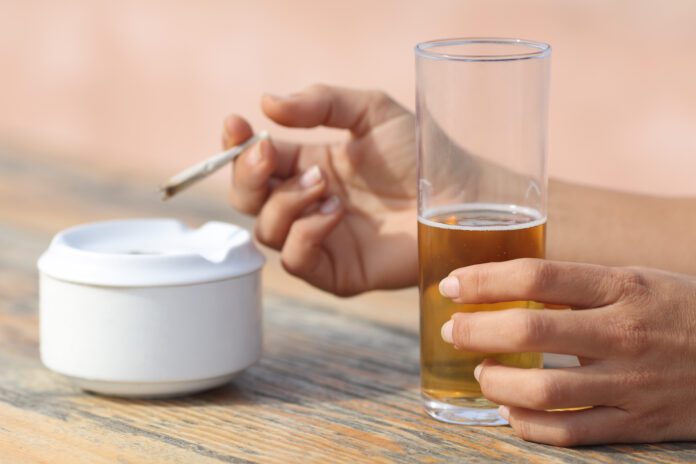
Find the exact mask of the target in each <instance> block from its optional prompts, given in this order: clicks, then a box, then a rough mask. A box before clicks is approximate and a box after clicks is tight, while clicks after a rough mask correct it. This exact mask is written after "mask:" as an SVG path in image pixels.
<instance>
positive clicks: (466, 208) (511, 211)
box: [418, 203, 546, 231]
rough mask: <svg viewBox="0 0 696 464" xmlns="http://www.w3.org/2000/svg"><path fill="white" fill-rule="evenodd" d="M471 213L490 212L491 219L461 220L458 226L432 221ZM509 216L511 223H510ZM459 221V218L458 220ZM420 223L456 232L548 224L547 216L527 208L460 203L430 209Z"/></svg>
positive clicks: (422, 216)
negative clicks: (464, 221) (449, 215)
mask: <svg viewBox="0 0 696 464" xmlns="http://www.w3.org/2000/svg"><path fill="white" fill-rule="evenodd" d="M467 212H471V213H474V214H477V215H480V214H481V213H486V212H490V213H491V218H490V219H486V218H477V217H472V218H466V219H465V220H466V223H464V224H462V222H461V221H460V220H458V221H457V223H456V224H445V223H443V222H440V221H432V220H430V218H433V217H438V218H442V217H443V216H445V215H447V214H452V215H453V216H459V215H461V214H462V213H467ZM508 215H509V222H506V221H508ZM457 219H459V218H457ZM418 222H420V223H421V224H425V225H428V226H432V227H439V228H442V229H456V230H480V231H484V230H516V229H526V228H529V227H535V226H538V225H541V224H545V223H546V216H544V215H542V214H541V213H540V212H539V211H538V210H536V209H534V208H529V207H526V206H518V205H511V204H500V203H460V204H454V205H447V206H442V207H438V208H428V209H426V210H425V211H424V212H423V214H421V215H419V216H418Z"/></svg>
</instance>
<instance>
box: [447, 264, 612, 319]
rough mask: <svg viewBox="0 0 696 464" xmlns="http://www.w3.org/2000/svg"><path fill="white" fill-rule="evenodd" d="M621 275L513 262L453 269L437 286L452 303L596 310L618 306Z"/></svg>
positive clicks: (594, 268)
mask: <svg viewBox="0 0 696 464" xmlns="http://www.w3.org/2000/svg"><path fill="white" fill-rule="evenodd" d="M620 272H621V270H619V269H614V268H610V267H605V266H597V265H593V264H579V263H566V262H558V261H546V260H542V259H531V258H524V259H515V260H512V261H503V262H498V263H486V264H476V265H472V266H468V267H463V268H460V269H457V270H455V271H453V272H451V273H450V275H449V276H448V277H446V278H445V279H443V280H442V281H441V282H440V293H442V295H443V296H446V297H448V298H453V299H454V301H455V302H456V303H494V302H500V301H520V300H522V301H530V300H531V301H540V302H543V303H553V304H567V305H570V306H572V307H574V308H594V307H598V306H604V305H608V304H611V303H614V302H616V301H617V300H618V299H619V298H620V297H621V295H622V292H621V291H622V286H621V285H622V283H623V282H624V281H625V279H623V278H622V276H621V275H620Z"/></svg>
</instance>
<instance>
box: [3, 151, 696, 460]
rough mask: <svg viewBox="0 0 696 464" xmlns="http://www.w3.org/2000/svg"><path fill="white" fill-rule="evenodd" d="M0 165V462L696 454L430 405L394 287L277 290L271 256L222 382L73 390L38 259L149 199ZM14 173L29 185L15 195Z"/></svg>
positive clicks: (59, 172) (23, 166)
mask: <svg viewBox="0 0 696 464" xmlns="http://www.w3.org/2000/svg"><path fill="white" fill-rule="evenodd" d="M0 168H7V169H5V170H2V169H0V172H2V174H1V175H0V180H2V182H0V250H3V251H2V252H1V253H0V462H2V463H3V464H4V463H5V462H10V463H12V462H22V463H24V462H51V463H62V462H65V463H74V462H153V463H158V462H162V463H169V462H187V463H188V462H264V463H265V462H270V463H274V462H278V463H281V462H282V463H285V462H325V461H327V460H330V461H335V462H377V463H379V462H404V463H416V462H419V463H420V462H452V461H459V462H461V461H464V462H474V463H475V462H492V461H504V462H538V463H547V462H549V463H551V462H570V463H583V462H629V463H644V462H656V463H668V462H669V463H671V462H696V445H694V444H690V443H682V444H661V445H638V446H605V447H592V448H581V449H561V448H554V447H549V446H543V445H537V444H533V443H527V442H524V441H521V440H519V439H518V438H516V437H514V435H513V434H512V431H511V429H510V428H508V427H496V428H477V427H462V426H454V425H450V424H444V423H440V422H437V421H435V420H432V419H430V418H429V417H427V416H426V415H425V414H424V412H423V411H422V409H421V407H420V399H419V392H418V340H417V335H416V332H415V331H414V330H413V321H411V322H409V323H408V324H403V322H402V321H401V322H400V320H401V318H402V312H399V309H403V308H399V306H401V305H403V304H404V301H407V300H404V301H399V300H398V298H397V304H394V306H393V307H391V309H389V310H385V305H387V306H388V305H389V301H390V300H391V298H390V294H388V293H384V294H382V295H381V296H380V297H379V298H364V299H357V300H352V301H358V302H359V306H360V307H359V308H358V309H357V310H356V309H355V308H350V307H349V305H342V304H333V303H334V301H340V300H333V299H322V298H316V299H311V300H309V299H307V298H301V299H300V298H289V297H288V293H292V292H288V291H287V288H288V284H287V280H288V279H287V278H285V277H284V275H283V274H281V273H280V271H278V273H276V274H273V273H271V274H267V276H266V277H267V278H268V280H270V281H271V282H268V285H267V287H266V301H265V311H266V314H265V335H266V336H265V354H264V357H263V359H262V361H261V362H260V363H259V364H258V365H256V366H254V367H252V368H251V369H249V371H248V372H246V373H245V374H244V375H242V376H241V377H240V378H239V379H237V380H236V381H235V382H234V383H231V384H229V385H227V386H225V387H223V388H219V389H216V390H213V391H210V392H206V393H203V394H200V395H196V396H192V397H187V398H181V399H173V400H160V401H145V400H125V399H116V398H105V397H99V396H95V395H90V394H84V393H82V392H80V391H79V390H77V389H76V388H75V387H73V386H72V385H71V384H70V383H68V382H67V381H66V380H65V379H64V378H63V377H61V376H59V375H57V374H54V373H51V372H50V371H48V370H46V369H45V368H43V367H42V366H41V364H40V362H39V359H38V346H37V342H38V331H37V316H36V309H37V308H36V305H37V295H36V277H37V276H36V271H35V261H36V258H37V257H38V255H39V254H40V253H41V251H42V250H43V248H44V247H45V246H46V245H47V242H48V240H49V238H50V236H51V235H52V233H53V231H54V229H55V228H57V227H63V226H65V225H67V224H64V222H66V221H72V222H84V221H91V220H94V219H98V218H105V217H114V216H118V215H126V214H127V215H129V216H135V215H153V214H154V213H155V212H156V211H158V210H160V209H161V208H162V207H161V205H160V204H159V203H158V202H157V201H156V200H154V199H153V200H150V199H149V197H148V195H149V194H148V193H147V192H146V190H147V189H145V188H143V187H138V186H137V185H131V184H128V183H125V181H124V183H122V184H121V185H120V186H115V185H114V182H113V181H109V180H108V179H106V178H100V177H99V174H94V173H92V174H90V176H87V175H86V174H84V173H80V171H79V169H74V170H73V169H68V168H66V167H64V166H58V167H56V170H53V166H50V165H49V166H46V165H43V167H42V168H41V169H39V168H38V167H37V166H35V165H33V164H31V163H28V162H25V161H23V160H17V159H7V158H6V159H4V160H3V159H0ZM5 171H9V172H11V175H10V174H7V172H5ZM34 178H35V179H36V180H39V181H40V182H38V183H39V184H41V187H36V186H35V185H34V184H33V183H32V182H30V180H31V179H34ZM20 185H23V186H25V187H26V189H29V191H30V192H29V193H37V192H39V193H41V195H40V196H34V195H31V194H29V193H27V192H26V189H25V191H24V192H23V195H19V194H17V188H19V186H20ZM32 189H36V190H32ZM6 194H7V195H9V199H8V196H6ZM46 199H50V201H47V200H46ZM198 201H202V202H203V203H205V201H203V200H199V199H197V198H196V197H195V196H191V197H190V198H189V199H186V200H185V201H183V202H182V203H180V204H178V205H175V206H172V208H173V211H175V212H172V213H171V215H175V216H179V217H187V218H192V220H194V221H200V220H204V219H205V218H207V217H211V216H212V217H216V218H218V219H219V218H220V217H221V216H223V215H224V214H228V215H229V216H230V217H233V215H232V213H230V212H229V211H228V210H227V209H226V206H224V204H222V203H220V205H219V206H215V207H211V205H210V204H205V205H200V208H201V209H200V210H198V209H196V208H197V207H198V206H199V205H197V203H196V202H198ZM16 205H21V207H22V209H24V211H18V210H17V208H16V207H15V206H16ZM56 205H60V208H57V207H56ZM218 208H219V209H218ZM63 210H64V211H63ZM32 213H33V214H32ZM156 215H158V216H161V215H162V214H156ZM66 218H67V219H66ZM233 219H234V218H233ZM240 220H242V221H244V219H243V218H242V219H240ZM274 280H280V281H285V282H280V283H278V282H274ZM299 288H302V287H299ZM298 294H299V292H298ZM380 298H381V299H380ZM410 298H411V297H409V300H408V301H410ZM327 302H328V304H326V303H327ZM351 304H354V303H351ZM392 304H393V303H392ZM409 304H411V305H412V308H410V309H409V310H410V311H414V309H415V304H414V303H413V302H411V303H409ZM375 314H380V316H378V317H375V316H374V315H375ZM416 314H417V313H416Z"/></svg>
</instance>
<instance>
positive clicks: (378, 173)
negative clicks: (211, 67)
mask: <svg viewBox="0 0 696 464" xmlns="http://www.w3.org/2000/svg"><path fill="white" fill-rule="evenodd" d="M261 107H262V109H263V111H264V113H265V114H266V115H267V116H268V117H269V118H270V119H272V120H273V121H275V122H276V123H278V124H281V125H284V126H288V127H303V128H309V127H316V126H328V127H333V128H341V129H346V130H347V132H348V134H347V137H346V138H345V139H344V140H342V141H340V142H337V143H332V144H319V145H306V144H296V143H292V142H287V141H280V140H272V141H263V142H261V144H260V145H257V146H255V147H254V148H252V149H251V150H249V151H248V152H246V153H244V154H243V155H242V156H241V157H239V158H238V159H237V160H236V161H235V168H234V170H233V172H234V174H233V179H232V189H231V193H230V201H231V203H232V205H233V206H234V207H235V208H237V209H238V210H240V211H242V212H245V213H248V214H253V215H256V216H257V221H256V229H255V235H256V238H257V239H258V241H259V242H261V243H262V244H264V245H266V246H268V247H270V248H273V249H276V250H278V251H280V254H281V261H282V263H283V266H284V267H285V269H286V270H287V271H288V272H289V273H291V274H294V275H296V276H298V277H300V278H302V279H304V280H306V281H307V282H309V283H311V284H312V285H314V286H316V287H318V288H321V289H323V290H326V291H329V292H331V293H334V294H336V295H342V296H348V295H354V294H358V293H362V292H365V291H369V290H374V289H393V288H402V287H407V286H412V285H415V284H416V283H417V270H418V263H417V237H416V221H414V217H415V216H416V205H417V196H416V194H417V192H416V176H417V174H416V164H415V163H416V145H415V144H416V141H415V130H414V127H415V121H414V116H413V114H412V113H410V112H409V111H408V110H406V109H405V108H403V107H401V106H400V105H399V104H397V103H396V102H394V101H393V100H392V99H391V98H389V97H388V96H387V95H386V94H384V93H382V92H377V91H363V90H351V89H343V88H336V87H328V86H324V85H316V86H312V87H309V88H308V89H305V90H303V91H301V92H299V93H297V94H293V95H289V96H283V97H280V96H271V95H265V96H264V97H263V98H262V102H261ZM251 134H252V129H251V127H250V126H249V124H248V123H247V122H246V121H245V120H244V119H243V118H241V117H240V116H236V115H232V116H229V117H228V118H227V120H226V121H225V124H224V131H223V144H224V145H225V147H229V146H232V145H235V144H237V143H240V142H241V141H243V140H246V139H247V138H248V137H250V136H251ZM549 199H550V200H549V213H548V222H549V224H550V226H549V229H548V231H549V236H548V246H547V254H548V257H549V260H548V261H539V260H530V259H526V260H516V261H509V262H506V263H490V264H483V265H477V266H469V267H467V268H465V269H457V270H453V272H452V274H451V275H450V277H448V278H447V279H445V280H443V283H442V284H441V287H440V288H441V292H442V293H443V295H446V296H449V297H452V298H454V300H455V301H456V302H461V303H484V302H485V303H494V302H500V301H516V300H536V301H541V302H544V303H548V304H550V305H556V306H561V307H571V308H574V310H543V311H527V310H508V311H499V312H495V313H480V314H476V313H475V314H456V315H455V316H454V317H453V319H452V321H450V322H448V323H447V324H445V326H443V338H445V339H446V340H449V341H451V342H453V343H454V344H455V346H456V347H457V348H460V349H464V350H468V351H482V352H524V351H546V352H555V353H564V354H571V355H576V356H578V357H579V359H580V362H581V366H580V367H577V368H567V369H546V370H543V369H530V370H521V369H515V368H510V367H505V366H497V365H495V364H494V363H492V362H490V361H486V362H485V363H484V364H483V365H482V366H480V367H479V368H477V374H478V379H479V381H480V382H481V387H482V390H483V393H484V395H486V396H487V397H488V398H489V399H491V400H492V401H495V402H497V403H498V404H502V405H505V406H503V407H502V409H501V413H502V414H503V415H506V416H507V417H509V420H510V423H511V425H512V427H513V428H514V429H515V431H516V432H517V433H518V434H519V435H520V436H521V437H522V438H524V439H526V440H531V441H537V442H541V443H549V444H555V445H560V446H573V445H579V444H589V443H613V442H657V441H665V440H690V439H696V425H694V424H695V423H696V420H695V419H696V407H694V406H692V405H694V404H696V390H694V389H693V387H692V386H693V385H694V380H696V363H694V362H693V360H694V359H696V346H695V345H696V342H694V341H693V340H694V338H693V336H692V334H693V333H694V329H696V278H694V277H692V276H689V275H686V274H696V259H693V252H692V250H695V249H696V233H694V232H693V231H694V230H696V199H694V198H661V197H652V196H644V195H635V194H628V193H621V192H615V191H610V190H603V189H596V188H590V187H584V186H579V185H574V184H570V183H566V182H561V181H554V180H552V181H551V182H550V185H549ZM560 261H584V262H592V263H595V264H593V265H589V264H577V263H568V262H560ZM633 265H641V266H650V267H655V268H662V269H664V270H667V271H673V272H665V271H658V270H655V269H648V268H635V267H630V268H627V267H616V266H633ZM610 266H613V267H610ZM677 272H681V273H684V274H678V273H677ZM455 281H456V285H455V283H454V282H455ZM455 290H456V291H455ZM667 312H669V317H665V314H666V313H667ZM503 332H504V333H503ZM510 385H515V386H516V388H515V390H514V391H511V390H510V389H509V386H510ZM583 406H594V407H593V408H592V409H586V410H580V411H563V412H548V411H547V410H549V409H561V408H569V407H583Z"/></svg>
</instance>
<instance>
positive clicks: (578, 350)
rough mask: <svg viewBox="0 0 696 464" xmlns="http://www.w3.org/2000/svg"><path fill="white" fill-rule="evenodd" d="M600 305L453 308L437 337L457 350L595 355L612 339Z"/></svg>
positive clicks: (607, 349)
mask: <svg viewBox="0 0 696 464" xmlns="http://www.w3.org/2000/svg"><path fill="white" fill-rule="evenodd" d="M609 316H610V315H608V314H607V313H606V312H605V311H602V310H594V311H592V312H589V311H570V310H555V309H537V310H532V309H506V310H500V311H478V312H473V313H455V314H454V315H452V318H451V319H450V320H449V321H447V322H446V323H445V324H444V325H443V326H442V338H443V339H444V340H445V341H447V342H449V343H453V344H454V346H455V347H456V348H457V349H459V350H465V351H476V352H481V353H520V352H546V353H559V354H572V355H576V356H581V357H585V358H591V359H597V358H601V357H603V356H606V355H607V353H610V352H612V346H611V344H612V343H613V342H614V341H615V338H616V337H613V336H612V334H611V333H610V331H609V329H606V327H610V324H609V323H608V322H605V321H608V320H609V319H608V318H609Z"/></svg>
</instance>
